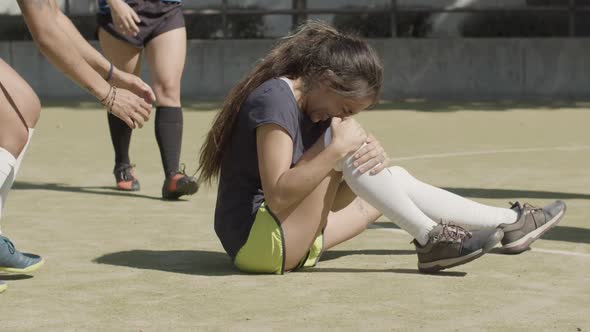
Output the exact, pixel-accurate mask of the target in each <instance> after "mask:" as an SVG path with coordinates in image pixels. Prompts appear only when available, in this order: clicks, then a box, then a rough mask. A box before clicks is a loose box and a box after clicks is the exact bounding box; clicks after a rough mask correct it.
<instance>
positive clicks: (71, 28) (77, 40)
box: [57, 10, 114, 77]
mask: <svg viewBox="0 0 590 332" xmlns="http://www.w3.org/2000/svg"><path fill="white" fill-rule="evenodd" d="M57 23H58V24H59V27H60V28H61V30H62V31H63V32H65V33H66V35H68V37H70V39H71V40H72V44H73V45H74V46H75V47H76V49H77V50H78V52H79V53H80V55H81V56H82V57H83V58H84V60H86V62H88V64H89V65H90V66H91V67H92V68H93V69H94V70H96V71H97V72H98V73H99V74H100V75H101V76H102V77H107V75H108V73H109V69H110V66H111V63H110V62H109V60H107V59H106V58H105V57H104V56H102V54H100V52H98V51H97V50H96V49H95V48H94V47H92V45H90V43H88V41H86V39H84V37H82V35H81V34H80V32H79V31H78V29H76V26H75V25H74V24H73V23H72V21H71V20H70V19H69V18H68V17H67V16H66V15H64V13H62V12H61V11H60V10H58V11H57ZM113 69H114V68H113Z"/></svg>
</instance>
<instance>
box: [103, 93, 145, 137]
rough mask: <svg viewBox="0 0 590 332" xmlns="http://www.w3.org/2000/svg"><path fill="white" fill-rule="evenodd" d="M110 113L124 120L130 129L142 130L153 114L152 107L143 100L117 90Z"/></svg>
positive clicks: (132, 94)
mask: <svg viewBox="0 0 590 332" xmlns="http://www.w3.org/2000/svg"><path fill="white" fill-rule="evenodd" d="M115 93H116V94H115V97H114V98H113V99H112V104H111V105H109V106H110V108H109V111H110V112H111V113H112V114H113V115H114V116H116V117H118V118H119V119H121V120H123V122H125V123H126V124H127V125H128V126H129V128H132V129H135V128H137V127H139V128H142V127H143V124H144V122H145V121H147V120H148V119H149V117H150V113H151V112H152V108H151V105H150V104H148V103H147V102H146V101H145V100H144V99H143V98H140V97H138V96H137V95H136V94H134V93H133V92H131V91H129V90H125V89H116V92H115Z"/></svg>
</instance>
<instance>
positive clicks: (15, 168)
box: [14, 128, 35, 177]
mask: <svg viewBox="0 0 590 332" xmlns="http://www.w3.org/2000/svg"><path fill="white" fill-rule="evenodd" d="M33 133H35V128H29V137H28V138H27V144H25V147H24V148H23V150H22V151H21V152H20V154H19V155H18V158H16V164H15V165H14V176H15V177H16V175H17V174H18V170H19V169H20V164H21V163H22V162H23V158H24V157H25V153H27V150H28V149H29V145H30V144H31V138H32V137H33Z"/></svg>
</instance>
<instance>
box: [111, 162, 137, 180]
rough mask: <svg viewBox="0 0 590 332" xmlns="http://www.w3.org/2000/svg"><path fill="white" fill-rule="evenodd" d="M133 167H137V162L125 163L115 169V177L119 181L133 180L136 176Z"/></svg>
mask: <svg viewBox="0 0 590 332" xmlns="http://www.w3.org/2000/svg"><path fill="white" fill-rule="evenodd" d="M133 168H135V164H130V165H124V166H122V167H120V168H118V169H116V170H115V177H116V178H117V180H118V181H132V180H133V178H134V176H133V173H132V170H133Z"/></svg>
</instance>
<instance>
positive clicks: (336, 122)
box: [330, 117, 367, 157]
mask: <svg viewBox="0 0 590 332" xmlns="http://www.w3.org/2000/svg"><path fill="white" fill-rule="evenodd" d="M330 127H331V130H332V143H331V144H334V146H335V147H336V148H337V149H338V151H339V152H340V154H341V155H342V157H344V156H345V155H346V154H347V153H349V152H352V151H355V150H356V149H358V148H359V147H360V146H361V145H363V143H364V142H365V141H366V140H367V133H366V132H365V130H364V129H363V127H361V125H360V123H358V121H356V120H355V119H353V118H344V119H341V118H338V117H334V118H332V123H331V125H330Z"/></svg>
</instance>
